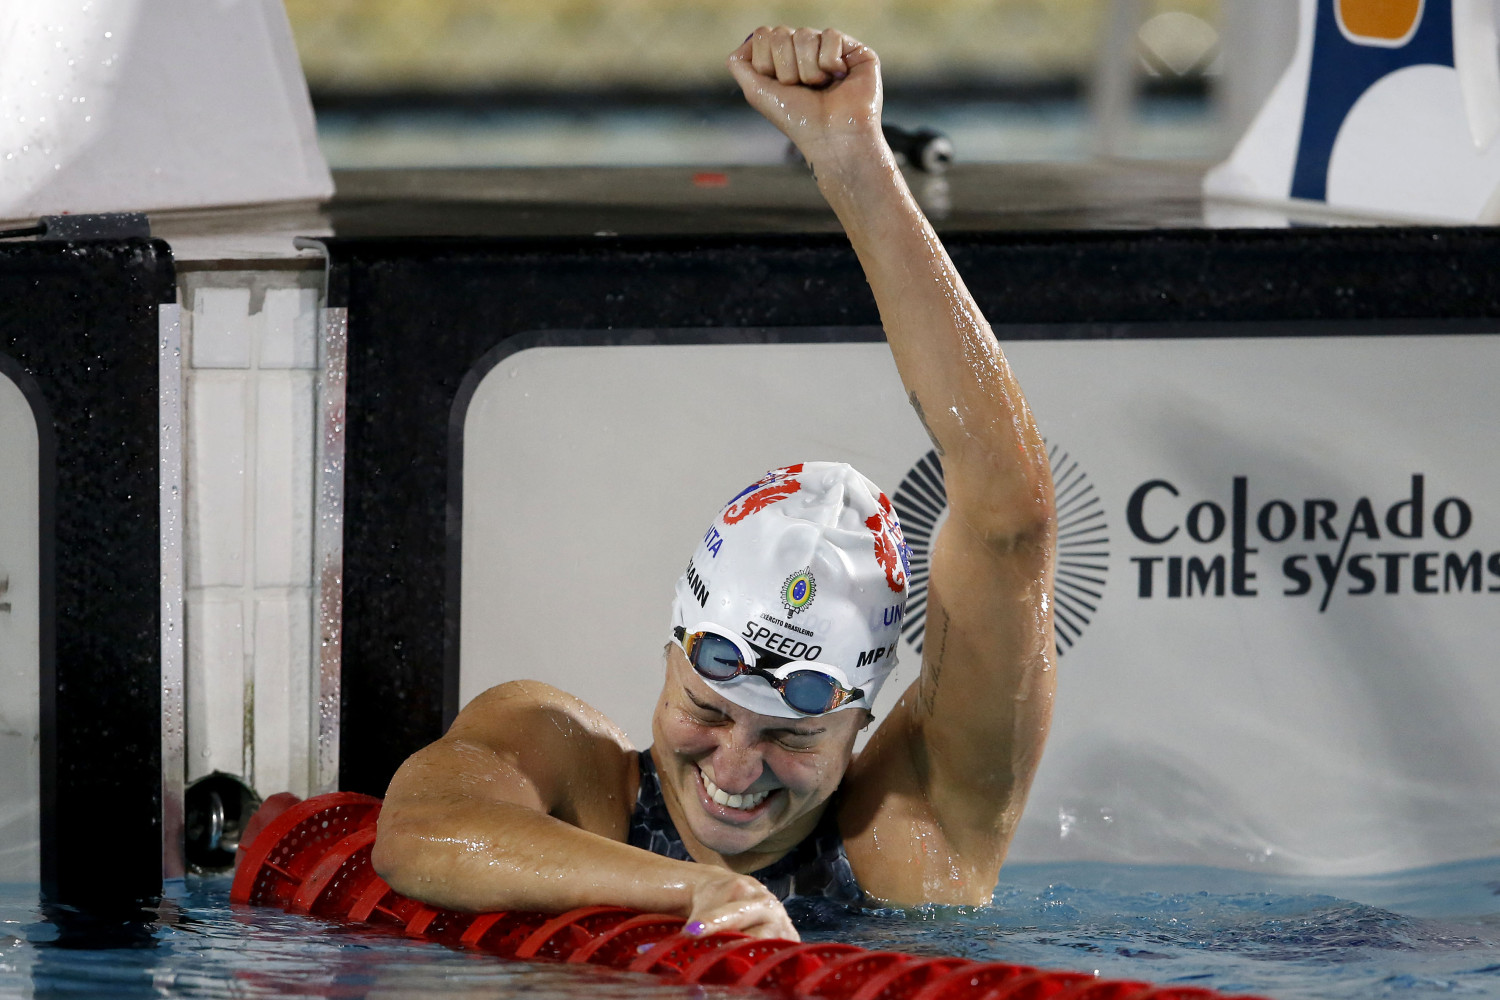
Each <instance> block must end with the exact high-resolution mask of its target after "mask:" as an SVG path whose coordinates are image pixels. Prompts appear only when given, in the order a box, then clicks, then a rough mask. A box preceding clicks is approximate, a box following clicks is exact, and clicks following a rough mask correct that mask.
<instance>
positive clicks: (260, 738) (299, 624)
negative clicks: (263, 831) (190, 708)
mask: <svg viewBox="0 0 1500 1000" xmlns="http://www.w3.org/2000/svg"><path fill="white" fill-rule="evenodd" d="M311 659H312V609H311V607H310V606H309V604H308V596H307V592H306V591H301V592H297V593H294V594H291V595H289V596H287V597H282V598H267V599H264V600H259V601H256V602H255V713H254V714H255V732H254V746H255V774H254V775H253V776H252V784H253V786H254V787H255V788H256V790H258V791H259V792H260V793H261V794H262V795H263V796H264V795H271V794H274V793H276V792H281V791H291V792H294V793H296V794H297V795H304V796H305V795H307V794H308V787H307V784H308V781H307V779H308V759H307V756H308V747H309V745H310V744H309V740H308V733H307V726H308V690H309V682H310V680H311V677H312V667H311Z"/></svg>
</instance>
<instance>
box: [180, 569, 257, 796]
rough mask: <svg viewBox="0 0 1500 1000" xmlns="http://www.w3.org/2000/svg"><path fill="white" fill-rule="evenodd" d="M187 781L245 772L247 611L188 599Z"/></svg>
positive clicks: (229, 603)
mask: <svg viewBox="0 0 1500 1000" xmlns="http://www.w3.org/2000/svg"><path fill="white" fill-rule="evenodd" d="M187 629H188V657H187V661H188V662H187V715H188V719H189V720H190V725H189V726H188V727H187V748H188V760H187V777H188V780H189V781H192V780H195V779H197V778H200V777H202V776H203V775H205V774H208V773H209V772H210V771H215V770H218V771H227V772H228V773H230V774H244V773H245V758H246V757H247V756H248V754H247V753H246V750H245V740H244V736H245V681H246V677H245V660H246V652H247V649H248V647H249V645H250V643H249V641H248V638H249V637H247V636H246V635H245V607H244V602H243V601H241V600H239V599H238V598H233V599H229V600H223V599H215V598H205V597H201V596H197V595H189V597H188V601H187Z"/></svg>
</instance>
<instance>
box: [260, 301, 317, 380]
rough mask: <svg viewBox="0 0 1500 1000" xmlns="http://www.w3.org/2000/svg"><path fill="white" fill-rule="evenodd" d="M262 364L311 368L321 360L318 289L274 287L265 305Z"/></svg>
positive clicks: (262, 320) (264, 366) (262, 314)
mask: <svg viewBox="0 0 1500 1000" xmlns="http://www.w3.org/2000/svg"><path fill="white" fill-rule="evenodd" d="M260 315H261V326H260V337H261V340H260V367H261V368H307V369H311V368H313V367H315V366H316V365H317V363H318V341H317V331H318V290H317V289H316V288H271V289H268V290H267V291H266V299H265V305H264V306H262V308H261V314H260Z"/></svg>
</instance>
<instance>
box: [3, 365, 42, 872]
mask: <svg viewBox="0 0 1500 1000" xmlns="http://www.w3.org/2000/svg"><path fill="white" fill-rule="evenodd" d="M39 469H40V458H39V454H38V445H37V428H36V418H35V417H34V416H33V415H32V412H31V405H30V404H29V403H28V402H27V401H26V397H25V396H24V395H22V394H21V390H20V388H19V387H18V386H17V385H16V383H15V382H13V381H11V379H10V378H8V377H7V376H6V375H5V374H4V373H3V372H0V761H4V766H3V767H0V882H35V881H36V880H37V878H38V877H39V874H40V864H41V860H40V858H41V854H40V848H39V845H40V828H39V823H40V812H39V803H40V794H41V793H40V790H39V787H38V781H39V776H40V771H39V765H40V760H41V755H40V749H39V744H38V741H37V731H38V722H37V711H38V702H37V680H38V674H39V672H40V668H41V652H40V645H39V643H40V627H41V625H40V620H41V599H40V585H41V572H40V568H39V563H38V559H39V553H38V547H37V541H38V538H39V537H40V519H39V516H38V509H37V502H38V493H37V491H38V486H37V476H38V470H39Z"/></svg>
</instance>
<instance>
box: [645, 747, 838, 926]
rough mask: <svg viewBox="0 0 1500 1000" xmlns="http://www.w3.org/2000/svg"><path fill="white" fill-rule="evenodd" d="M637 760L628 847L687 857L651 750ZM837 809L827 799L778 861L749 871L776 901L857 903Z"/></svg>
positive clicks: (675, 857)
mask: <svg viewBox="0 0 1500 1000" xmlns="http://www.w3.org/2000/svg"><path fill="white" fill-rule="evenodd" d="M640 759H641V788H640V791H639V792H637V793H636V796H635V811H634V812H632V813H631V814H630V840H629V843H630V846H632V847H639V848H641V849H642V850H646V851H650V852H651V853H652V854H660V855H662V856H663V857H667V858H674V859H676V860H678V861H691V860H693V859H692V856H691V855H689V854H688V852H687V848H686V847H684V846H683V844H682V838H681V837H680V836H678V834H677V827H676V826H675V825H674V824H673V823H672V817H671V816H670V815H668V813H667V803H666V801H665V800H664V799H663V798H662V795H661V781H660V779H659V778H658V777H657V775H656V763H655V762H654V761H653V760H652V759H651V751H649V750H642V751H640ZM837 812H838V810H837V808H836V806H835V803H834V802H833V801H830V802H829V806H828V808H827V809H824V810H823V817H822V819H820V820H819V821H818V826H817V828H816V829H815V830H813V832H812V833H810V834H808V835H807V837H806V838H805V839H804V840H803V841H802V842H801V843H800V844H798V845H797V846H796V847H794V848H792V849H791V851H790V852H788V853H787V854H786V855H785V856H784V857H782V858H781V859H780V860H778V861H774V862H772V863H771V864H769V865H767V866H766V867H764V868H762V869H760V870H759V871H754V872H751V873H750V875H751V877H753V878H756V879H758V880H760V882H761V884H762V885H764V886H765V887H766V888H767V889H770V890H771V892H773V893H775V895H776V898H777V899H779V900H781V901H782V902H790V901H792V900H796V899H812V898H822V899H827V900H829V901H831V902H834V903H839V904H842V905H844V906H857V905H859V904H860V903H861V902H862V901H863V900H864V893H863V892H862V891H860V888H859V882H858V881H856V880H855V878H854V869H852V868H850V867H849V858H848V857H847V856H846V855H845V854H844V838H843V837H842V836H840V835H839V826H838V817H837V815H836V814H837ZM794 919H796V917H795V915H794ZM799 923H800V921H799Z"/></svg>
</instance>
